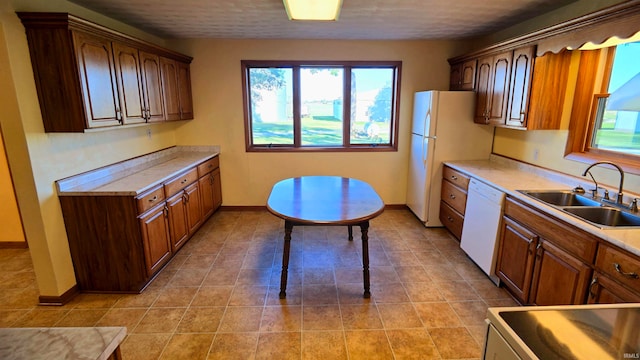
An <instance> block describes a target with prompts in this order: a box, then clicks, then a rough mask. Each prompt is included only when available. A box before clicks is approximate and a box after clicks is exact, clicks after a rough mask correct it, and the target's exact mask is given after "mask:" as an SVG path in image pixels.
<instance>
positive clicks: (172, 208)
mask: <svg viewBox="0 0 640 360" xmlns="http://www.w3.org/2000/svg"><path fill="white" fill-rule="evenodd" d="M186 206H187V205H186V197H185V196H184V192H182V191H181V192H179V193H177V194H176V195H174V196H172V197H171V198H169V199H168V200H167V211H168V215H169V231H170V234H171V248H172V250H173V251H174V252H176V251H177V250H178V249H180V247H181V246H182V245H184V242H185V241H186V240H187V238H188V236H189V227H188V222H187V209H186Z"/></svg>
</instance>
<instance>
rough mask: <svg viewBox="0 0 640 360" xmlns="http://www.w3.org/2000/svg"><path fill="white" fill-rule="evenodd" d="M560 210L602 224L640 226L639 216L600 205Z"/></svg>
mask: <svg viewBox="0 0 640 360" xmlns="http://www.w3.org/2000/svg"><path fill="white" fill-rule="evenodd" d="M561 210H563V211H565V212H568V213H569V214H572V215H575V216H577V217H579V218H581V219H584V220H586V221H589V222H591V223H594V224H596V225H602V226H615V227H619V226H640V216H637V215H633V214H630V213H628V212H624V211H622V210H620V209H615V208H611V207H602V206H574V207H563V208H562V209H561Z"/></svg>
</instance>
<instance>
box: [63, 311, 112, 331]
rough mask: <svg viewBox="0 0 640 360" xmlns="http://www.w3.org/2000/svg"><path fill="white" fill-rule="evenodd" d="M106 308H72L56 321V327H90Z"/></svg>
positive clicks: (104, 312)
mask: <svg viewBox="0 0 640 360" xmlns="http://www.w3.org/2000/svg"><path fill="white" fill-rule="evenodd" d="M107 311H108V310H107V309H73V310H69V312H68V313H67V314H66V315H65V316H64V317H63V318H62V319H60V320H59V321H58V322H56V323H55V326H56V327H92V326H95V325H96V323H97V322H98V320H100V319H101V318H102V317H103V316H104V315H105V314H106V313H107Z"/></svg>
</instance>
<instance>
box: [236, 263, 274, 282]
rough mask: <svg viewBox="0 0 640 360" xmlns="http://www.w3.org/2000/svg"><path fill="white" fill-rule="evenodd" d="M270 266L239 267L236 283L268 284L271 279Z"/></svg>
mask: <svg viewBox="0 0 640 360" xmlns="http://www.w3.org/2000/svg"><path fill="white" fill-rule="evenodd" d="M271 271H272V270H271V268H270V267H269V268H260V269H240V273H238V280H237V283H238V284H241V285H263V286H267V285H269V282H270V281H271Z"/></svg>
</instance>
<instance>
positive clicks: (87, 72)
mask: <svg viewBox="0 0 640 360" xmlns="http://www.w3.org/2000/svg"><path fill="white" fill-rule="evenodd" d="M18 16H19V17H20V19H21V21H22V23H23V25H24V27H25V29H26V33H27V40H28V44H29V53H30V55H31V64H32V67H33V73H34V78H35V82H36V89H37V91H38V98H39V100H40V110H41V112H42V120H43V124H44V129H45V132H84V131H86V130H88V129H95V128H101V127H115V126H122V125H131V124H138V123H145V122H154V121H163V120H180V119H192V118H193V106H192V99H191V79H190V71H189V64H190V63H191V57H188V56H186V55H182V54H179V53H176V52H173V51H171V50H168V49H163V48H161V47H158V46H156V45H153V44H151V43H147V42H144V41H142V40H138V39H134V38H132V37H130V36H127V35H124V34H121V33H117V32H115V31H114V30H111V29H108V28H105V27H103V26H100V25H97V24H94V23H91V22H89V21H87V20H84V19H81V18H78V17H75V16H73V15H70V14H67V13H32V12H19V13H18ZM161 60H163V61H164V62H165V63H171V64H172V65H171V67H170V69H165V68H163V66H162V63H161ZM163 71H165V72H166V71H171V73H170V74H163Z"/></svg>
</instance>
